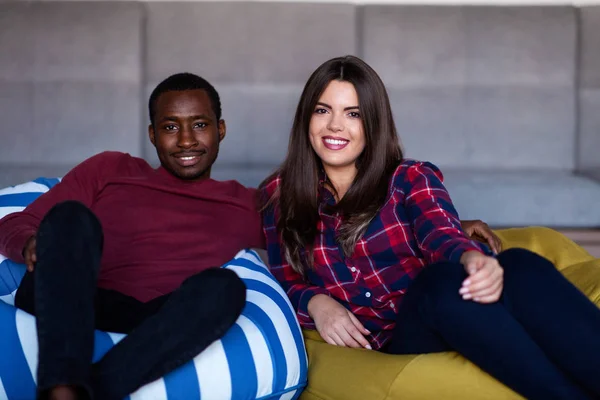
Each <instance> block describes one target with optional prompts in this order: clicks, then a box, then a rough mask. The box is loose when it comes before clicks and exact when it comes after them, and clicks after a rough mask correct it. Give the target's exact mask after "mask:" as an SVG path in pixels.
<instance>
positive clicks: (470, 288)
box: [458, 251, 504, 303]
mask: <svg viewBox="0 0 600 400" xmlns="http://www.w3.org/2000/svg"><path fill="white" fill-rule="evenodd" d="M460 262H461V263H462V264H463V265H464V267H465V270H466V271H467V273H468V274H469V277H468V278H467V279H465V280H464V282H463V284H462V287H461V288H460V290H459V292H458V293H459V294H460V295H461V296H462V298H463V299H465V300H473V301H476V302H478V303H494V302H496V301H498V299H499V298H500V295H502V288H503V287H504V270H503V269H502V267H501V266H500V264H498V261H497V260H496V259H495V258H492V257H488V256H486V255H484V254H482V253H480V252H478V251H466V252H465V253H463V255H462V257H461V258H460Z"/></svg>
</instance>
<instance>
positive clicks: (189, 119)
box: [148, 89, 225, 181]
mask: <svg viewBox="0 0 600 400" xmlns="http://www.w3.org/2000/svg"><path fill="white" fill-rule="evenodd" d="M148 134H149V136H150V141H151V142H152V144H153V145H154V147H155V148H156V153H157V154H158V158H159V159H160V163H161V165H162V166H163V168H165V169H166V170H167V171H169V172H170V173H171V174H173V175H174V176H176V177H178V178H180V179H184V180H191V181H193V180H200V179H204V178H208V177H210V168H211V167H212V165H213V163H214V162H215V160H216V159H217V155H218V154H219V143H220V142H221V140H223V138H224V137H225V121H223V120H220V121H217V117H216V115H215V113H214V111H213V109H212V103H211V101H210V98H209V97H208V94H207V93H206V91H205V90H201V89H199V90H184V91H173V92H166V93H163V94H161V95H160V96H159V97H158V99H157V100H156V104H155V114H154V126H153V125H152V124H151V125H150V126H149V127H148Z"/></svg>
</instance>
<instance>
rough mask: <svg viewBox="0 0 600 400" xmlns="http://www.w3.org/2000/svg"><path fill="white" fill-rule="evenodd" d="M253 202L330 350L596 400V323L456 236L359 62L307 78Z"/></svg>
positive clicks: (309, 322) (564, 285)
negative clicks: (455, 368)
mask: <svg viewBox="0 0 600 400" xmlns="http://www.w3.org/2000/svg"><path fill="white" fill-rule="evenodd" d="M261 193H262V195H263V199H264V201H265V206H264V209H263V219H264V229H265V235H266V239H267V247H268V255H269V262H270V264H271V268H272V271H273V273H274V274H275V276H276V277H277V278H278V279H279V281H280V282H281V284H282V286H283V287H284V289H285V290H286V291H287V293H288V295H289V297H290V299H291V301H292V304H293V305H294V307H296V309H297V314H298V318H299V320H300V323H301V325H302V326H303V327H304V328H308V329H311V328H312V329H315V328H316V329H317V330H318V332H319V333H320V334H321V336H322V337H323V339H324V340H325V341H327V342H328V343H330V344H333V345H339V346H350V347H363V348H367V349H375V350H380V351H385V352H387V353H391V354H409V353H413V354H414V353H431V352H440V351H449V350H455V351H458V352H460V353H461V354H463V355H464V356H465V357H467V358H468V359H470V360H471V361H472V362H474V363H475V364H477V365H479V366H480V367H481V368H482V369H483V370H485V371H487V372H488V373H490V374H491V375H493V376H494V377H496V378H497V379H498V380H500V381H501V382H503V383H504V384H506V385H507V386H509V387H511V388H512V389H514V390H515V391H517V392H519V393H521V394H522V395H524V396H525V397H527V398H534V399H535V398H538V399H556V398H561V399H587V398H593V397H594V396H596V397H597V396H600V380H598V379H597V377H598V375H599V374H600V310H598V309H597V308H596V306H595V305H594V304H593V303H591V302H590V301H589V300H588V299H587V298H586V297H585V296H584V295H583V294H582V293H580V292H579V291H578V290H577V289H576V288H575V287H574V286H572V285H571V284H570V283H569V282H568V281H567V280H566V279H564V278H563V277H562V275H561V274H560V273H559V272H558V271H557V270H556V269H555V268H554V266H553V265H552V264H551V263H550V262H549V261H548V260H546V259H544V258H542V257H540V256H537V255H536V254H534V253H532V252H529V251H527V250H523V249H513V250H508V251H504V252H501V253H500V254H498V255H495V256H494V255H493V254H492V253H491V252H490V251H489V250H488V249H487V248H486V247H485V246H483V245H482V244H479V243H478V242H475V241H472V240H471V239H469V238H468V237H467V236H466V235H465V233H464V231H463V230H462V229H461V226H460V221H459V218H458V215H457V212H456V210H455V209H454V206H453V205H452V201H451V200H450V197H449V195H448V192H447V191H446V189H445V188H444V186H443V184H442V174H441V172H440V171H439V169H438V168H437V167H436V166H434V165H433V164H431V163H427V162H420V161H413V160H406V159H404V158H403V155H402V151H401V149H400V145H399V142H398V139H397V135H396V130H395V124H394V120H393V117H392V111H391V107H390V103H389V99H388V96H387V92H386V90H385V87H384V85H383V83H382V81H381V79H380V78H379V76H378V75H377V74H376V72H375V71H373V69H371V67H369V66H368V65H367V64H366V63H364V62H363V61H362V60H360V59H358V58H356V57H351V56H347V57H341V58H335V59H332V60H329V61H327V62H325V63H324V64H323V65H321V66H320V67H319V68H318V69H317V70H316V71H315V72H314V73H313V74H312V75H311V77H310V78H309V80H308V82H307V84H306V86H305V88H304V91H303V93H302V97H301V99H300V103H299V105H298V108H297V111H296V116H295V119H294V124H293V127H292V132H291V136H290V142H289V150H288V155H287V158H286V160H285V161H284V162H283V164H282V166H281V167H280V168H279V170H278V171H277V172H276V173H275V174H274V175H273V176H271V177H270V178H268V179H267V180H265V182H263V184H262V185H261Z"/></svg>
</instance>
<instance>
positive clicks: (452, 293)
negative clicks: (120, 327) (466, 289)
mask: <svg viewBox="0 0 600 400" xmlns="http://www.w3.org/2000/svg"><path fill="white" fill-rule="evenodd" d="M466 278H467V273H466V272H465V269H464V267H463V266H462V264H458V263H451V262H442V263H436V264H432V265H429V266H427V267H426V268H425V269H424V270H423V271H422V272H421V273H420V274H419V276H417V278H416V279H415V282H414V284H413V285H414V289H417V290H419V291H420V292H421V293H423V294H425V295H426V296H427V297H429V298H434V299H439V300H440V301H447V300H448V299H452V298H454V297H458V295H459V293H458V291H459V289H460V287H461V285H462V282H463V281H464V280H465V279H466ZM410 290H411V288H409V291H410Z"/></svg>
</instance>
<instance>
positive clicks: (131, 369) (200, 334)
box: [15, 201, 246, 400]
mask: <svg viewBox="0 0 600 400" xmlns="http://www.w3.org/2000/svg"><path fill="white" fill-rule="evenodd" d="M102 242H103V235H102V228H101V226H100V222H99V221H98V219H97V218H96V216H95V215H94V214H93V213H92V212H91V211H90V210H89V209H88V208H87V207H85V206H84V205H82V204H81V203H78V202H74V201H67V202H63V203H60V204H58V205H56V206H54V207H53V208H52V209H51V210H50V211H49V212H48V214H47V215H46V216H45V217H44V219H43V220H42V222H41V224H40V228H39V230H38V233H37V260H38V261H37V265H36V267H35V271H34V272H33V273H28V274H26V275H25V277H24V279H23V281H22V283H21V285H20V287H19V290H18V291H17V294H16V298H15V305H16V306H17V307H19V308H21V309H23V310H25V311H27V312H29V313H31V314H34V315H35V316H36V324H37V331H38V340H39V364H38V370H37V382H38V397H39V398H45V397H46V396H47V393H48V389H49V388H52V387H54V386H56V385H60V384H69V385H74V386H76V387H78V388H80V389H81V390H80V392H81V394H82V396H81V397H82V398H95V399H101V400H104V399H106V400H110V399H119V400H120V399H122V398H124V397H126V396H127V395H129V394H130V393H132V392H134V391H135V390H137V389H138V388H140V387H141V386H143V385H144V384H146V383H149V382H152V381H154V380H156V379H158V378H160V377H162V376H163V375H165V374H166V373H168V372H169V371H171V370H173V369H175V368H177V367H179V366H181V365H182V364H184V363H186V362H187V361H189V360H191V359H192V358H193V357H194V356H196V355H197V354H198V353H200V352H201V351H202V350H204V349H205V348H206V347H207V346H208V345H210V344H211V343H212V342H214V341H215V340H217V339H219V338H220V337H221V336H223V334H224V333H225V332H226V331H227V330H228V329H229V328H230V327H231V326H232V325H233V324H234V322H235V321H236V319H237V318H238V316H239V315H240V313H241V311H242V309H243V307H244V305H245V302H246V287H245V285H244V283H243V282H242V281H241V279H239V277H238V276H237V275H236V274H235V273H234V272H232V271H230V270H226V269H220V268H211V269H208V270H206V271H204V272H201V273H199V274H197V275H194V276H192V277H190V278H188V279H187V280H185V281H184V282H183V284H182V285H181V286H180V287H179V288H178V289H177V290H175V291H174V292H172V293H171V294H168V295H165V296H162V297H159V298H157V299H155V300H153V301H150V302H148V303H142V302H139V301H138V300H136V299H134V298H132V297H129V296H125V295H123V294H121V293H118V292H115V291H109V290H102V289H98V288H97V287H96V284H97V277H98V271H99V268H100V259H101V256H102ZM94 329H101V330H106V331H112V332H121V333H127V334H128V335H127V336H126V337H125V338H124V339H123V340H121V341H120V342H119V343H118V344H116V345H115V346H114V347H113V348H112V349H111V350H110V351H108V353H107V354H106V355H105V356H104V357H103V358H102V359H101V360H99V361H98V362H97V363H95V364H92V355H93V346H94Z"/></svg>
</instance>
